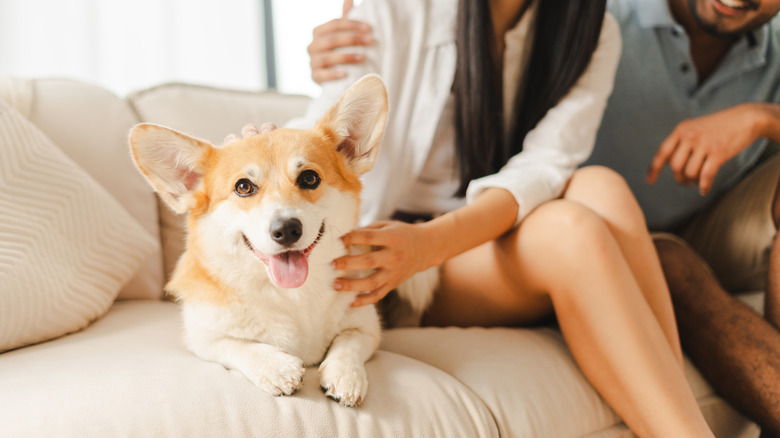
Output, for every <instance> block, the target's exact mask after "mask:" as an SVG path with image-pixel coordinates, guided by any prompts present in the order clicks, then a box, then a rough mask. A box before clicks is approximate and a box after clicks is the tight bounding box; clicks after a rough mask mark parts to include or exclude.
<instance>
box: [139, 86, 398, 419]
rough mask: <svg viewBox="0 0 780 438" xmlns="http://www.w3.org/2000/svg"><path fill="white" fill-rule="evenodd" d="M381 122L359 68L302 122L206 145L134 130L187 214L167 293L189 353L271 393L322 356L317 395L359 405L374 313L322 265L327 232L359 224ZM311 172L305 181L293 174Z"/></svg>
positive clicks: (161, 130) (144, 154)
mask: <svg viewBox="0 0 780 438" xmlns="http://www.w3.org/2000/svg"><path fill="white" fill-rule="evenodd" d="M386 117H387V94H386V92H385V89H384V85H383V84H382V81H381V80H380V79H379V78H378V77H377V76H367V77H365V78H363V79H362V80H360V81H358V82H357V83H356V84H354V85H353V86H352V87H351V88H350V89H349V90H347V91H346V92H345V93H344V95H343V96H342V97H341V99H340V100H339V101H338V102H337V103H336V104H335V105H334V106H333V108H332V109H331V110H330V111H329V112H328V114H327V115H325V117H323V118H322V120H320V122H319V123H317V125H316V126H315V127H314V128H313V129H310V130H306V131H300V130H292V129H278V130H274V131H271V132H269V133H264V134H259V135H254V136H251V137H248V138H246V139H243V140H237V141H235V142H232V143H230V144H229V145H226V146H224V147H214V146H212V145H210V144H208V143H207V142H204V141H201V140H197V139H194V138H192V137H189V136H187V135H185V134H182V133H180V132H176V131H173V130H171V129H169V128H165V127H161V126H157V125H148V124H145V125H138V126H136V127H135V128H134V129H133V131H132V132H131V135H130V145H131V149H132V155H133V158H134V160H135V163H136V165H137V166H138V168H139V170H140V171H141V173H142V174H143V175H144V176H145V177H146V178H147V180H148V181H149V183H150V184H151V185H152V187H153V188H154V189H155V191H157V192H158V194H159V195H160V197H161V198H162V199H163V200H164V201H165V202H166V203H167V204H168V205H169V206H170V207H171V209H173V210H174V211H176V212H179V213H185V212H186V213H188V218H187V246H186V250H185V252H184V254H183V255H182V257H181V259H180V260H179V263H178V264H177V266H176V269H175V272H174V274H173V276H172V278H171V280H170V281H169V283H168V285H167V288H168V289H169V290H170V291H171V292H173V293H174V294H175V295H176V296H177V297H178V298H179V300H180V301H181V302H182V308H183V314H184V322H185V340H186V343H187V345H188V347H189V348H190V349H191V350H192V351H193V352H195V354H197V355H199V356H201V357H202V358H204V359H207V360H212V361H215V362H219V363H221V364H223V365H225V366H227V367H229V368H234V369H238V370H240V371H241V372H242V373H243V374H245V375H246V376H247V377H248V378H249V379H250V380H251V381H252V382H254V383H255V384H256V385H258V386H259V387H261V388H263V389H264V390H266V391H268V392H269V393H271V394H274V395H283V394H292V393H293V392H295V391H296V390H297V389H298V387H299V386H300V385H301V380H302V377H303V371H304V368H303V367H304V366H309V365H314V364H317V363H321V365H320V374H321V375H320V385H321V386H322V387H323V390H324V391H325V392H326V394H327V395H328V396H329V397H331V398H334V399H336V400H339V401H340V403H341V404H343V405H345V406H355V405H357V404H359V403H360V402H361V401H362V400H363V398H364V397H365V394H366V388H367V385H368V380H367V377H366V372H365V368H364V362H365V361H366V360H368V359H369V358H370V357H371V355H373V353H374V351H375V350H376V348H377V347H378V345H379V339H380V326H379V319H378V316H377V313H376V310H375V309H374V307H373V306H362V307H351V306H350V304H351V302H352V301H353V299H354V297H355V294H356V293H352V292H336V291H335V290H333V288H332V284H333V280H334V279H335V278H336V277H338V276H340V275H343V274H344V273H342V272H336V271H335V270H334V269H333V267H332V265H331V264H330V262H331V261H332V260H333V259H335V258H336V257H339V256H341V255H344V254H346V248H344V245H343V244H342V243H341V241H340V239H339V237H340V236H341V235H343V234H345V233H347V232H348V231H350V230H351V229H352V228H353V227H355V226H356V224H357V221H358V214H359V198H360V191H361V183H360V175H362V174H363V173H365V172H367V171H368V170H370V169H371V167H372V166H373V164H374V161H375V160H376V156H377V151H378V148H379V142H380V139H381V137H382V132H383V130H384V126H385V121H386ZM311 171H313V172H316V174H317V175H318V176H319V178H320V180H319V181H320V182H319V185H317V186H316V187H315V188H312V187H310V186H306V185H305V184H303V183H301V181H302V180H300V178H302V175H303V173H310V172H311ZM242 181H244V185H243V187H244V188H246V187H247V184H246V181H249V182H251V186H252V191H251V192H250V193H248V194H247V193H242V192H241V191H240V190H239V185H240V183H241V182H242ZM242 190H243V189H242ZM291 219H295V220H298V221H299V222H300V223H301V229H300V233H299V234H300V236H299V237H296V239H295V240H294V241H293V242H288V241H281V240H279V239H278V236H277V237H276V238H275V237H273V234H274V233H272V232H271V229H272V228H273V227H274V224H275V223H276V221H282V222H284V223H287V222H289V221H290V220H291ZM285 221H287V222H285ZM269 224H270V225H269ZM269 227H270V228H269ZM280 260H281V261H280ZM291 260H294V261H295V262H294V263H293V262H292V261H291ZM279 266H281V268H279ZM301 266H303V267H304V268H305V269H304V268H301ZM291 272H292V274H290V273H291ZM302 273H303V274H302ZM274 275H275V276H274ZM302 279H303V281H301V280H302ZM278 282H281V283H278Z"/></svg>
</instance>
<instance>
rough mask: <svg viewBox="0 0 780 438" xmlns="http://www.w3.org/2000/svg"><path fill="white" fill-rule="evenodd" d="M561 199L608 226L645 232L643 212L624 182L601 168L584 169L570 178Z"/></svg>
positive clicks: (612, 171)
mask: <svg viewBox="0 0 780 438" xmlns="http://www.w3.org/2000/svg"><path fill="white" fill-rule="evenodd" d="M564 198H566V199H569V200H572V201H575V202H579V203H581V204H583V205H585V206H587V207H588V208H590V209H592V210H593V211H595V212H596V213H597V214H599V215H600V216H601V217H602V218H603V219H604V220H605V221H607V222H608V223H610V224H614V225H619V226H620V227H621V228H623V229H628V230H633V232H645V230H646V223H645V217H644V213H643V212H642V209H641V208H640V207H639V203H638V202H637V200H636V198H635V197H634V194H633V193H632V192H631V188H630V187H629V186H628V184H627V183H626V181H625V179H624V178H623V177H622V176H621V175H620V174H618V173H617V172H615V171H614V170H612V169H609V168H607V167H604V166H588V167H583V168H582V169H579V170H577V171H576V172H575V173H574V176H572V179H571V182H570V183H569V187H568V188H567V190H566V193H565V194H564Z"/></svg>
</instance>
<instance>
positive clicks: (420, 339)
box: [0, 300, 757, 438]
mask: <svg viewBox="0 0 780 438" xmlns="http://www.w3.org/2000/svg"><path fill="white" fill-rule="evenodd" d="M180 335H181V323H180V316H179V309H178V307H177V305H175V304H173V303H167V302H160V301H149V300H146V301H124V302H118V303H116V304H115V305H114V306H113V307H112V308H111V310H110V311H109V312H108V314H106V316H104V317H103V318H102V319H100V320H99V321H98V322H96V323H95V324H93V325H92V326H91V327H90V328H89V329H88V330H86V331H83V332H80V333H77V334H74V335H71V336H67V337H65V338H63V339H59V340H57V341H54V342H48V343H45V344H40V345H36V346H33V347H29V348H24V349H21V350H16V351H12V352H8V353H5V354H3V355H2V356H0V388H3V391H2V392H1V393H0V394H2V395H1V396H0V424H2V425H3V432H4V433H5V434H7V435H8V436H34V437H38V436H40V437H45V436H58V437H69V436H73V437H76V436H78V437H82V436H131V437H134V436H139V437H140V436H171V437H185V436H186V437H213V436H220V437H249V436H257V437H284V438H287V437H309V436H314V437H320V436H322V437H325V436H328V437H329V436H338V437H364V436H365V437H372V438H373V437H380V438H381V437H426V438H427V437H447V438H450V437H453V438H458V437H464V438H466V437H468V438H471V437H480V438H481V437H494V436H502V437H530V438H549V437H567V436H571V437H581V436H589V437H605V438H606V437H609V438H616V437H621V438H622V437H631V436H633V435H632V434H631V433H630V432H629V431H627V430H626V428H625V426H623V425H622V423H621V422H620V420H619V419H618V418H617V417H615V415H614V414H613V413H612V412H611V411H610V410H609V409H608V408H607V407H606V405H605V404H604V402H603V401H602V400H601V399H600V398H598V396H597V395H595V394H594V392H593V389H592V388H591V386H590V385H589V384H588V383H587V382H585V380H584V379H583V377H582V375H581V374H580V372H579V369H578V368H577V367H576V365H574V363H573V362H572V360H571V358H570V357H569V353H568V352H567V350H566V349H565V347H564V345H563V342H562V340H561V338H560V335H559V334H558V333H557V332H556V331H554V330H550V329H482V328H469V329H455V328H446V329H433V328H423V329H421V328H413V329H395V330H390V331H387V332H386V333H385V334H384V341H383V343H382V346H381V348H380V350H379V352H377V354H376V355H375V356H374V357H373V358H372V359H371V360H370V361H369V362H368V364H367V370H368V376H369V392H368V397H367V399H366V401H365V403H364V404H363V405H362V406H361V407H359V408H356V409H347V408H343V407H340V406H338V404H336V403H334V402H333V401H331V400H328V399H327V398H325V397H324V396H323V394H322V392H321V391H320V389H319V387H318V386H319V385H318V376H317V373H316V369H315V368H310V369H309V370H307V373H306V375H305V377H304V387H303V389H301V390H300V391H298V392H297V393H296V394H294V395H292V396H289V397H272V396H270V395H268V394H266V393H265V392H263V391H261V390H259V389H257V388H256V387H255V386H254V385H252V384H251V383H250V382H249V381H248V380H247V379H246V378H245V377H244V376H243V375H242V374H240V373H238V372H235V371H228V370H226V369H224V368H223V367H222V366H220V365H218V364H214V363H210V362H205V361H203V360H201V359H198V358H197V357H195V356H193V355H192V354H191V353H189V352H188V351H186V350H185V348H184V346H183V343H182V342H181V340H180ZM688 376H689V378H691V383H692V386H693V389H694V392H695V394H696V396H697V398H698V399H699V402H700V405H701V406H702V408H703V410H704V413H705V416H706V418H707V420H708V421H709V422H710V424H711V425H712V426H713V429H714V431H715V434H716V436H719V437H729V438H737V437H742V438H747V437H756V436H757V430H756V428H755V426H753V425H751V424H749V423H747V422H745V421H744V419H743V418H742V417H740V416H739V414H737V413H736V412H735V411H733V410H732V409H731V408H729V407H728V406H727V405H726V404H725V403H723V401H722V400H720V399H719V398H717V397H716V396H714V395H713V394H712V391H711V390H710V389H709V387H708V386H707V385H706V384H704V383H703V382H702V381H701V378H700V377H698V373H696V371H695V370H693V369H692V368H690V367H689V368H688Z"/></svg>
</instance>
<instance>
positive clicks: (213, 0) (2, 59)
mask: <svg viewBox="0 0 780 438" xmlns="http://www.w3.org/2000/svg"><path fill="white" fill-rule="evenodd" d="M342 3H343V0H0V73H4V74H10V75H14V76H22V77H65V78H73V79H78V80H82V81H87V82H91V83H94V84H97V85H101V86H103V87H106V88H108V89H110V90H112V91H113V92H114V93H116V94H118V95H120V96H125V95H126V94H127V93H129V92H132V91H134V90H137V89H142V88H146V87H149V86H152V85H157V84H160V83H164V82H187V83H196V84H203V85H210V86H218V87H228V88H234V89H240V90H250V91H253V90H261V89H268V88H274V89H278V90H279V91H280V92H284V93H295V94H305V95H309V96H316V95H317V94H318V93H319V87H318V86H317V85H316V84H315V83H314V82H313V81H312V80H311V72H310V69H309V57H308V54H307V52H306V46H307V45H308V44H309V43H310V42H311V36H312V30H313V29H314V27H316V26H317V25H319V24H322V23H324V22H326V21H328V20H330V19H333V18H336V17H338V16H340V15H341V10H342ZM355 3H358V2H355Z"/></svg>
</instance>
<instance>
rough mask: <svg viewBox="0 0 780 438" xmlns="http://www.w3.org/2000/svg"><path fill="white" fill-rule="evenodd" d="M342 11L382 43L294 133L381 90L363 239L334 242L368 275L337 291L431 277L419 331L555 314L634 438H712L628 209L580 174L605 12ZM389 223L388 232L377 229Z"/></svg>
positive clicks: (608, 30)
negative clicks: (422, 274)
mask: <svg viewBox="0 0 780 438" xmlns="http://www.w3.org/2000/svg"><path fill="white" fill-rule="evenodd" d="M456 6H457V8H456ZM456 11H457V13H456ZM353 12H354V14H353V17H354V18H357V19H359V20H361V21H365V22H368V23H370V24H371V26H372V30H373V35H374V38H375V40H376V42H375V43H374V44H373V45H372V46H371V47H370V48H369V49H367V50H366V52H365V55H364V56H365V59H364V62H362V63H360V64H357V65H353V66H350V67H348V68H347V75H346V78H344V79H343V80H340V81H335V82H329V83H327V84H325V86H324V87H323V93H322V95H321V96H320V98H318V99H317V100H316V101H314V102H313V104H312V105H311V107H310V109H309V111H308V113H307V115H306V117H304V118H303V119H302V120H299V121H298V122H294V123H292V124H291V125H292V126H301V127H308V126H311V125H312V124H313V122H314V121H315V120H317V119H318V118H319V117H320V116H321V115H322V114H323V113H324V111H325V110H326V109H327V108H328V107H329V106H330V105H331V104H332V103H333V102H334V101H335V99H336V98H337V97H338V96H339V95H340V94H341V92H342V91H343V90H344V89H345V88H346V87H347V86H349V84H351V83H352V82H354V80H356V79H357V78H359V77H360V76H362V75H363V74H366V73H378V74H380V75H381V76H382V77H383V79H384V81H385V83H386V85H387V87H388V93H389V97H390V114H389V117H388V126H387V128H386V130H385V137H384V139H383V146H382V149H381V151H380V156H379V158H378V160H377V166H376V167H375V169H374V170H372V171H371V172H369V173H368V174H367V175H366V178H365V181H364V183H365V189H364V194H363V205H364V210H363V214H362V219H361V220H362V221H363V223H364V224H369V223H370V225H368V226H367V227H365V228H362V229H359V230H355V231H353V232H352V233H349V234H348V235H346V236H345V237H344V241H345V243H347V244H366V245H371V246H372V247H373V248H375V250H374V251H373V252H371V253H369V254H365V255H356V256H346V257H343V258H340V259H337V260H336V261H334V265H335V266H336V267H337V268H339V269H344V270H354V269H374V270H375V272H374V273H373V274H372V275H370V276H369V277H367V278H361V279H346V278H343V279H339V280H337V282H336V285H335V286H336V287H337V288H338V289H341V290H348V291H370V292H367V293H365V294H364V295H362V296H360V297H359V298H358V299H357V300H356V302H355V303H354V305H356V306H359V305H365V304H369V303H376V302H377V301H379V300H380V299H382V298H383V297H384V296H385V295H386V294H387V293H388V292H389V291H391V290H392V289H393V288H395V287H396V286H397V285H398V284H399V283H400V282H402V281H403V280H405V279H407V278H409V277H410V276H411V275H412V274H414V273H415V272H418V271H421V270H423V269H427V268H429V267H431V266H440V267H441V268H440V270H441V285H440V288H439V290H438V291H437V295H436V297H435V299H434V302H433V304H432V306H431V307H430V309H429V310H428V311H427V312H426V314H425V315H424V318H423V322H424V324H429V325H462V326H468V325H483V326H495V325H506V326H519V325H531V324H534V323H536V322H538V321H541V320H543V319H545V318H547V317H548V316H550V315H551V314H553V313H554V314H555V315H556V316H557V319H558V322H559V324H560V328H561V331H562V333H563V335H564V337H565V339H566V341H567V343H568V345H569V347H570V349H571V351H572V353H573V355H574V358H575V360H576V361H577V363H578V365H579V366H580V367H581V369H582V371H583V373H584V374H585V376H586V377H587V378H588V379H589V380H590V382H591V383H592V384H593V386H594V387H595V388H596V389H597V390H598V391H599V392H600V394H601V395H602V396H603V397H604V398H605V400H607V402H608V403H609V404H610V405H611V406H612V408H613V409H614V410H615V411H616V412H617V413H618V414H619V415H620V416H621V417H622V418H623V420H624V421H625V422H626V424H627V425H628V426H629V427H630V428H631V429H632V430H633V431H634V432H635V433H637V434H638V435H640V436H658V437H667V436H675V437H678V436H679V437H682V436H712V433H711V431H710V430H709V428H708V426H707V424H706V422H705V421H704V418H703V416H702V415H701V412H700V411H699V409H698V406H697V404H696V401H695V399H694V397H693V395H692V393H691V392H690V390H689V387H688V383H687V380H686V378H685V374H684V372H683V367H682V353H681V349H680V345H679V340H678V338H677V331H676V326H675V322H674V316H673V313H672V307H671V302H670V299H669V294H668V290H667V288H666V285H665V283H664V280H663V275H662V271H661V267H660V264H659V261H658V258H657V256H656V254H655V250H654V248H653V245H652V242H651V240H650V237H649V235H648V234H647V231H646V227H645V223H644V218H643V216H642V213H641V211H640V209H639V207H638V205H637V204H636V202H635V201H634V199H633V197H632V195H631V193H630V191H629V190H628V188H627V186H626V185H625V183H624V182H623V181H622V179H621V178H620V177H619V176H618V175H617V174H615V173H613V172H611V171H609V170H607V169H605V168H585V169H581V170H577V171H576V172H575V169H576V168H577V166H578V165H579V164H581V163H582V162H583V161H584V160H585V159H586V158H587V156H588V155H589V154H590V151H591V149H592V147H593V143H594V140H595V135H596V130H597V128H598V124H599V122H600V120H601V114H602V112H603V110H604V107H605V105H606V101H607V98H608V96H609V93H610V92H611V87H612V80H613V76H614V72H615V69H616V67H617V61H618V57H619V52H620V39H619V33H618V30H617V24H616V23H615V21H614V19H612V18H611V17H610V16H609V15H607V16H606V18H605V2H604V1H596V0H591V1H587V2H583V1H581V0H558V1H552V0H546V1H533V0H489V1H487V2H485V1H484V0H461V1H460V2H459V3H458V2H457V1H456V0H448V1H437V0H426V1H420V0H365V1H364V2H363V4H362V5H361V7H359V8H357V9H356V10H354V11H353ZM315 37H316V33H315ZM388 218H395V219H400V220H391V221H388V220H384V221H379V222H375V221H377V220H379V219H388ZM403 220H405V221H406V222H410V223H406V222H403ZM421 220H422V221H421ZM411 222H413V223H411ZM453 236H457V238H453ZM562 272H565V274H566V275H561V273H562Z"/></svg>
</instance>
